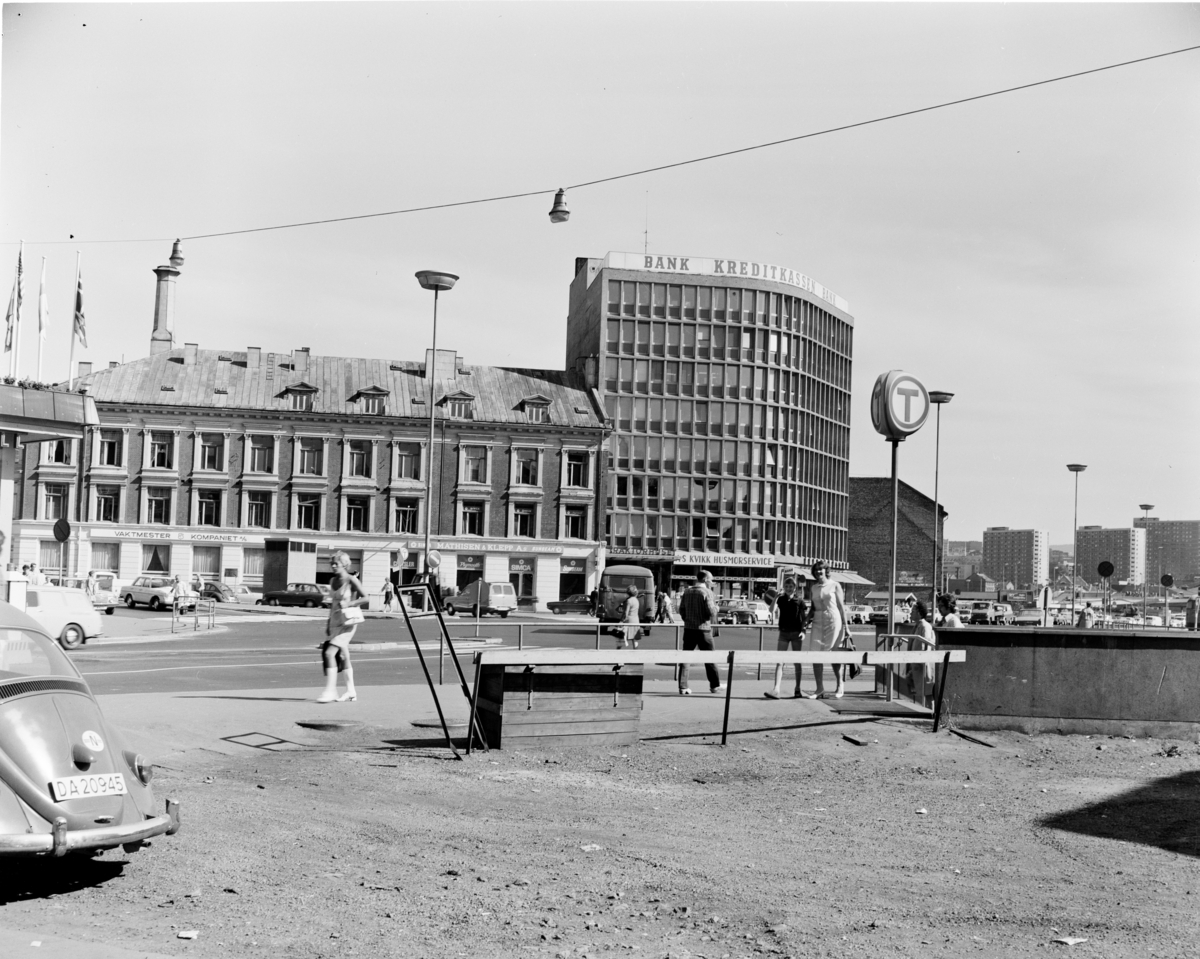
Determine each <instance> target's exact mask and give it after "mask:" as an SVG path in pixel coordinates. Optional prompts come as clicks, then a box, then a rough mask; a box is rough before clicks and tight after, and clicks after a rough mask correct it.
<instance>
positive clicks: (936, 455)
mask: <svg viewBox="0 0 1200 959" xmlns="http://www.w3.org/2000/svg"><path fill="white" fill-rule="evenodd" d="M953 398H954V394H953V393H945V392H942V391H941V390H930V391H929V402H930V403H932V404H933V405H934V406H936V407H937V428H936V430H935V431H934V440H933V576H932V577H930V580H929V582H930V583H931V584H932V587H933V595H932V596H931V597H930V603H929V611H930V614H931V615H932V614H936V612H937V608H938V605H937V594H938V583H940V582H941V577H940V576H938V546H939V545H940V539H941V535H940V534H941V528H940V527H941V524H940V523H939V522H938V520H939V518H940V517H939V516H938V467H939V465H940V463H939V460H940V456H941V447H942V405H943V404H944V403H949V402H950V400H951V399H953Z"/></svg>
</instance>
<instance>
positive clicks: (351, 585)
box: [317, 550, 368, 703]
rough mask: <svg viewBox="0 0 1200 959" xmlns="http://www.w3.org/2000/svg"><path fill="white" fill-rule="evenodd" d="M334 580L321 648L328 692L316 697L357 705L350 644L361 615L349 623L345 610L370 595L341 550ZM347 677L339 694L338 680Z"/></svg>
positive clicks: (360, 604) (337, 554)
mask: <svg viewBox="0 0 1200 959" xmlns="http://www.w3.org/2000/svg"><path fill="white" fill-rule="evenodd" d="M331 563H332V565H333V580H332V581H331V582H330V584H329V586H330V595H329V600H330V602H329V621H328V622H327V623H326V624H325V636H326V639H325V642H324V643H323V644H322V645H321V660H322V662H323V663H324V665H325V691H324V692H322V693H321V695H320V696H318V697H317V702H319V703H332V702H335V701H336V702H339V703H341V702H347V701H349V702H354V701H355V700H356V699H358V693H357V691H356V690H355V689H354V668H353V667H352V666H351V665H350V640H352V639H353V638H354V631H355V630H356V629H358V623H360V622H362V614H361V613H359V614H358V615H357V617H355V619H356V621H355V622H347V621H346V610H348V609H351V608H357V607H359V606H362V605H363V604H364V603H366V602H368V599H367V591H366V590H365V589H363V586H362V583H360V582H359V581H358V577H356V576H354V575H353V574H352V573H351V572H350V557H349V556H348V555H347V554H346V553H343V552H342V551H341V550H339V551H338V552H336V553H334V554H333V559H332V560H331ZM341 673H345V674H346V691H345V692H344V693H342V695H341V696H339V695H338V694H337V685H338V676H339V675H340V674H341Z"/></svg>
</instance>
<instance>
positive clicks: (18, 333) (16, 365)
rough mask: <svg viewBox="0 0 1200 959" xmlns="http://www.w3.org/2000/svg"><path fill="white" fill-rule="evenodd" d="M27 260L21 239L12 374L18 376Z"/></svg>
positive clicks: (18, 258)
mask: <svg viewBox="0 0 1200 959" xmlns="http://www.w3.org/2000/svg"><path fill="white" fill-rule="evenodd" d="M24 262H25V241H24V240H22V241H21V248H20V250H19V251H18V252H17V282H18V283H20V284H21V286H22V290H21V292H20V293H19V294H18V295H17V315H16V317H15V318H14V319H13V324H14V325H15V326H16V330H15V331H14V334H13V355H12V375H13V376H17V375H18V374H19V373H20V371H21V306H22V304H21V300H22V299H23V298H24V292H25V291H24V286H25V283H24V277H23V276H22V274H23V272H24V270H23V268H22V267H23V264H24Z"/></svg>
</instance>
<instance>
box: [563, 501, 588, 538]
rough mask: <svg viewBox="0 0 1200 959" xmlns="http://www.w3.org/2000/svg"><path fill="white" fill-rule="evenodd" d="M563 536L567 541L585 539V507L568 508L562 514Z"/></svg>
mask: <svg viewBox="0 0 1200 959" xmlns="http://www.w3.org/2000/svg"><path fill="white" fill-rule="evenodd" d="M563 536H565V537H566V538H567V539H587V507H586V506H568V507H567V508H566V510H565V511H564V512H563Z"/></svg>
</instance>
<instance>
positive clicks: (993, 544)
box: [983, 526, 1050, 589]
mask: <svg viewBox="0 0 1200 959" xmlns="http://www.w3.org/2000/svg"><path fill="white" fill-rule="evenodd" d="M983 572H984V573H985V574H986V575H988V576H990V577H992V578H993V579H998V580H1000V582H1002V583H1005V584H1008V583H1011V584H1012V585H1013V586H1014V587H1015V588H1016V589H1033V588H1035V587H1037V586H1044V585H1045V584H1046V583H1048V582H1050V534H1049V533H1048V532H1046V531H1045V530H1040V529H1009V528H1008V527H1007V526H989V527H988V528H987V529H985V530H984V531H983Z"/></svg>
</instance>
